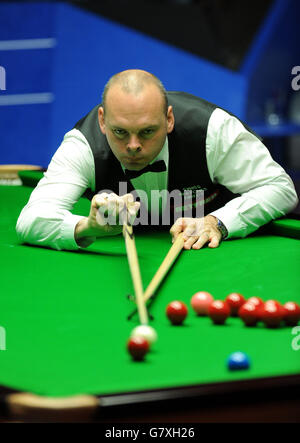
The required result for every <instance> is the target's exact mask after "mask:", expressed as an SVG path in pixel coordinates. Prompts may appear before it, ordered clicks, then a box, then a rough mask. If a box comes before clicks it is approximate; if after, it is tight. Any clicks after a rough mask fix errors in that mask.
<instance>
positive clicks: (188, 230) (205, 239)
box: [170, 215, 222, 249]
mask: <svg viewBox="0 0 300 443" xmlns="http://www.w3.org/2000/svg"><path fill="white" fill-rule="evenodd" d="M180 232H183V239H184V246H183V247H184V249H191V248H192V249H200V248H202V247H203V246H205V245H206V244H207V243H208V247H209V248H217V247H218V246H219V244H220V243H221V240H222V235H221V232H220V231H219V229H218V221H217V219H216V218H215V217H214V216H212V215H207V216H205V217H203V218H190V217H185V218H183V217H181V218H178V219H177V220H176V222H175V223H174V225H173V226H172V228H171V229H170V234H171V235H172V237H173V238H172V242H173V243H174V241H175V240H176V238H177V237H178V235H179V234H180Z"/></svg>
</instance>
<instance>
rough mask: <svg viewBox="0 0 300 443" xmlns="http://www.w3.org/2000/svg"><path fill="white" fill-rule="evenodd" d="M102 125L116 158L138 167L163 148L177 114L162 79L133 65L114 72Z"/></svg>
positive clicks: (101, 112)
mask: <svg viewBox="0 0 300 443" xmlns="http://www.w3.org/2000/svg"><path fill="white" fill-rule="evenodd" d="M99 125H100V129H101V131H102V133H103V134H105V135H106V138H107V141H108V144H109V146H110V148H111V150H112V151H113V153H114V155H115V156H116V157H117V159H118V160H119V161H120V162H121V163H122V164H123V165H124V166H125V167H126V168H127V169H132V170H137V171H138V170H140V169H142V168H144V167H145V166H146V165H147V164H149V163H150V162H151V161H152V160H153V159H154V158H155V157H156V156H157V155H158V154H159V152H160V151H161V149H162V147H163V145H164V143H165V140H166V136H167V134H168V133H170V132H171V131H172V130H173V127H174V115H173V110H172V106H168V101H167V96H166V91H165V89H164V87H163V85H162V84H161V82H160V81H159V79H158V78H157V77H155V76H154V75H152V74H150V73H149V72H146V71H141V70H138V69H132V70H128V71H123V72H120V73H119V74H116V75H114V76H113V77H111V79H110V80H109V82H108V83H107V85H106V86H105V89H104V92H103V97H102V106H101V107H100V108H99Z"/></svg>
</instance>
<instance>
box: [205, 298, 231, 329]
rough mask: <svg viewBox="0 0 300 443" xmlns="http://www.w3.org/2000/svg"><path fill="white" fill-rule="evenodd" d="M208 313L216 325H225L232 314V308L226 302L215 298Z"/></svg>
mask: <svg viewBox="0 0 300 443" xmlns="http://www.w3.org/2000/svg"><path fill="white" fill-rule="evenodd" d="M208 315H209V317H210V318H211V319H212V321H213V322H214V324H215V325H223V324H224V323H225V320H226V319H227V318H228V317H229V316H230V308H229V306H228V304H227V303H226V302H224V301H221V300H214V301H213V302H212V303H211V305H210V306H209V308H208Z"/></svg>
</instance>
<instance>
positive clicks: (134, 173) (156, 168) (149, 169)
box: [125, 160, 167, 180]
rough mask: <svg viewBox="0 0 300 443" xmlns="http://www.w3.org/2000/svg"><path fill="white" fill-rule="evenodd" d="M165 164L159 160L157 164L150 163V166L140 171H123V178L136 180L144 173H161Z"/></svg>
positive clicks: (164, 169) (164, 168)
mask: <svg viewBox="0 0 300 443" xmlns="http://www.w3.org/2000/svg"><path fill="white" fill-rule="evenodd" d="M166 170H167V168H166V164H165V162H164V161H163V160H159V161H158V162H155V163H152V165H148V166H146V167H145V168H143V169H141V170H140V171H130V170H129V169H125V176H126V178H128V179H129V180H131V179H133V178H137V177H139V176H140V175H142V174H145V172H163V171H166Z"/></svg>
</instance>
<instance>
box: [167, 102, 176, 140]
mask: <svg viewBox="0 0 300 443" xmlns="http://www.w3.org/2000/svg"><path fill="white" fill-rule="evenodd" d="M167 122H168V123H167V124H168V129H167V133H168V134H170V132H172V131H173V128H174V124H175V117H174V114H173V108H172V106H169V107H168V113H167Z"/></svg>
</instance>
